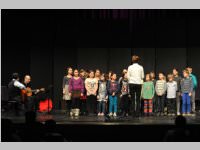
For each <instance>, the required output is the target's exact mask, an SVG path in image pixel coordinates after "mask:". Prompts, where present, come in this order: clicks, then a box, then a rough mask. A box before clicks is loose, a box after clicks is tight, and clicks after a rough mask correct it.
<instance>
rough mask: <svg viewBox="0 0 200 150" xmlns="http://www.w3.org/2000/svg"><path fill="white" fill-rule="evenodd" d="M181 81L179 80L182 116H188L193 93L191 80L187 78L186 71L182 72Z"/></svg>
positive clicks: (187, 72) (187, 73)
mask: <svg viewBox="0 0 200 150" xmlns="http://www.w3.org/2000/svg"><path fill="white" fill-rule="evenodd" d="M183 77H184V78H183V79H182V80H181V95H182V115H183V116H186V115H188V116H190V115H191V114H190V113H191V96H192V91H193V82H192V78H190V76H189V71H188V70H183Z"/></svg>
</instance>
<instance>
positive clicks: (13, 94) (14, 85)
mask: <svg viewBox="0 0 200 150" xmlns="http://www.w3.org/2000/svg"><path fill="white" fill-rule="evenodd" d="M25 88H26V87H25V86H24V85H23V84H22V83H20V82H19V74H18V73H13V75H12V80H11V81H10V83H9V84H8V96H9V100H10V101H16V104H15V113H16V115H19V109H20V108H19V106H20V103H21V90H22V89H25Z"/></svg>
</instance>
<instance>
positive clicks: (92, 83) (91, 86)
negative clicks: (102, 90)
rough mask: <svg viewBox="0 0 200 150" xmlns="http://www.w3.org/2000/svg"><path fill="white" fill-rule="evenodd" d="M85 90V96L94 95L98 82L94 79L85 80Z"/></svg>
mask: <svg viewBox="0 0 200 150" xmlns="http://www.w3.org/2000/svg"><path fill="white" fill-rule="evenodd" d="M85 88H86V90H87V96H89V95H96V93H97V89H98V81H97V79H96V78H87V79H86V80H85Z"/></svg>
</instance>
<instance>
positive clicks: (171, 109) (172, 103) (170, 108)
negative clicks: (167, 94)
mask: <svg viewBox="0 0 200 150" xmlns="http://www.w3.org/2000/svg"><path fill="white" fill-rule="evenodd" d="M167 112H168V113H170V114H173V113H176V98H170V99H167Z"/></svg>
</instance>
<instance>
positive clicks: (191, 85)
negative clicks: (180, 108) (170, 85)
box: [189, 79, 194, 96]
mask: <svg viewBox="0 0 200 150" xmlns="http://www.w3.org/2000/svg"><path fill="white" fill-rule="evenodd" d="M193 89H194V85H193V82H192V79H190V93H189V94H190V96H191V95H192V91H193Z"/></svg>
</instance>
